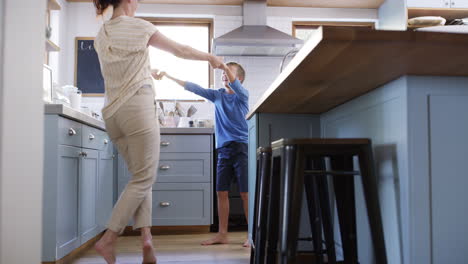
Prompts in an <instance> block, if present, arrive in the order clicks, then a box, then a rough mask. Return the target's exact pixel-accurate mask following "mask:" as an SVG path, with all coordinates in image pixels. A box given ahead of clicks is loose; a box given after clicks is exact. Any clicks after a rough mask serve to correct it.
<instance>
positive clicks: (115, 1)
mask: <svg viewBox="0 0 468 264" xmlns="http://www.w3.org/2000/svg"><path fill="white" fill-rule="evenodd" d="M93 2H94V6H95V7H96V13H97V14H98V15H102V14H103V13H104V11H105V10H106V9H107V8H108V7H109V6H113V7H114V8H117V7H118V6H119V5H120V2H122V0H93Z"/></svg>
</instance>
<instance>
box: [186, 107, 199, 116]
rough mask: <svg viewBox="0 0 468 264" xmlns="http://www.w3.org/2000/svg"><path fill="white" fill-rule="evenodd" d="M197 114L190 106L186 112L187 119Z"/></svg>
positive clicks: (195, 109)
mask: <svg viewBox="0 0 468 264" xmlns="http://www.w3.org/2000/svg"><path fill="white" fill-rule="evenodd" d="M196 112H197V108H195V106H193V105H191V106H190V107H189V109H188V111H187V117H192V116H193V115H194V114H195V113H196Z"/></svg>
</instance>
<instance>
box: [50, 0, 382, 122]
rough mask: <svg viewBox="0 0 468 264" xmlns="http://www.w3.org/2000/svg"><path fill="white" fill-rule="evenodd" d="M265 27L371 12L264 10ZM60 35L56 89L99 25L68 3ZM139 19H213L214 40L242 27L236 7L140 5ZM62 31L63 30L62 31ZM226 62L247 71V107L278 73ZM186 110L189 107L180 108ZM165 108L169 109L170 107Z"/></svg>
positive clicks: (210, 114)
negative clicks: (79, 43) (78, 44)
mask: <svg viewBox="0 0 468 264" xmlns="http://www.w3.org/2000/svg"><path fill="white" fill-rule="evenodd" d="M267 13H268V19H267V23H268V25H270V26H272V27H274V28H276V29H278V30H281V31H283V32H285V33H288V34H291V33H292V21H293V20H298V21H299V20H300V21H307V20H334V21H338V20H339V21H376V20H377V10H375V9H330V8H279V7H269V8H268V9H267ZM60 14H61V16H66V18H65V20H64V19H60V23H61V24H62V23H65V24H66V27H62V26H60V32H61V33H63V34H64V35H65V36H66V37H65V38H62V37H60V40H59V43H60V44H59V45H60V46H61V48H62V51H61V52H60V59H59V61H60V65H59V66H57V68H58V69H59V73H58V75H59V76H58V78H57V80H58V83H59V84H60V85H65V84H73V83H74V71H75V55H74V54H75V53H74V52H75V50H74V49H75V37H92V36H95V35H96V34H97V32H98V30H99V28H100V26H101V24H102V20H101V19H97V18H96V16H95V11H94V8H93V5H92V4H91V3H68V4H67V6H66V10H65V11H64V10H62V11H61V13H60ZM137 15H141V16H158V17H195V18H197V17H203V18H213V20H214V35H215V37H218V36H220V35H223V34H225V33H227V32H229V31H231V30H233V29H235V28H237V27H239V26H240V25H242V8H241V7H240V6H210V5H183V6H180V5H155V4H141V5H140V7H139V10H138V14H137ZM64 28H66V29H64ZM226 60H232V61H237V62H239V63H241V64H242V65H243V66H244V67H245V68H246V71H247V77H246V81H245V83H244V85H245V87H246V88H247V89H249V91H250V105H251V106H252V105H254V104H255V102H256V101H257V99H258V98H259V97H260V95H261V94H262V93H263V92H264V91H265V90H266V89H267V88H268V86H269V85H270V84H271V82H272V81H273V80H274V79H275V78H276V76H277V75H278V73H279V65H280V62H281V60H280V59H279V58H258V57H257V58H255V57H229V58H226ZM220 75H221V72H220V71H216V72H215V87H221V84H220V80H219V79H220V78H219V77H220ZM83 102H84V104H86V105H87V106H88V107H90V108H92V109H93V110H95V111H100V109H101V108H102V104H103V99H102V98H89V97H88V98H85V99H84V100H83ZM183 105H185V106H187V107H188V105H189V104H183ZM195 106H196V107H197V108H198V112H197V114H196V115H195V116H194V118H210V119H213V118H214V111H213V106H212V104H211V103H195ZM168 107H169V108H170V107H172V106H171V105H170V104H169V106H168Z"/></svg>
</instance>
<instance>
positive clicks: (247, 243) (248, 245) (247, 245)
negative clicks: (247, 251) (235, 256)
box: [242, 238, 250, 248]
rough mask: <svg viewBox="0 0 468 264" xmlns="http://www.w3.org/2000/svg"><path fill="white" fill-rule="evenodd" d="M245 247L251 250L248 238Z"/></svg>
mask: <svg viewBox="0 0 468 264" xmlns="http://www.w3.org/2000/svg"><path fill="white" fill-rule="evenodd" d="M242 246H243V247H246V248H249V247H250V242H249V239H248V238H247V239H246V240H245V242H244V244H243V245H242Z"/></svg>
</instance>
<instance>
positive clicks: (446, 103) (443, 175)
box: [428, 95, 468, 264]
mask: <svg viewBox="0 0 468 264" xmlns="http://www.w3.org/2000/svg"><path fill="white" fill-rule="evenodd" d="M429 100H430V101H429V115H428V116H429V120H430V127H429V128H430V131H429V133H430V135H431V137H430V139H429V144H430V145H429V147H430V152H429V154H430V167H429V168H430V173H429V175H428V178H429V179H428V180H429V182H430V183H431V184H430V194H431V195H430V196H431V197H428V198H429V199H430V200H429V201H428V204H430V205H431V221H430V223H431V225H432V229H431V231H432V237H434V238H435V239H434V240H433V242H432V258H433V259H432V263H434V264H441V263H466V259H467V258H468V252H467V250H466V249H467V248H468V237H467V236H466V233H465V232H466V230H468V222H467V221H466V219H467V218H468V203H466V202H464V201H466V186H467V185H468V177H467V174H466V164H467V163H468V141H467V140H466V135H467V134H468V119H467V117H466V113H467V111H468V96H462V95H431V96H430V98H429ZM447 117H450V118H447ZM463 230H465V231H463Z"/></svg>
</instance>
